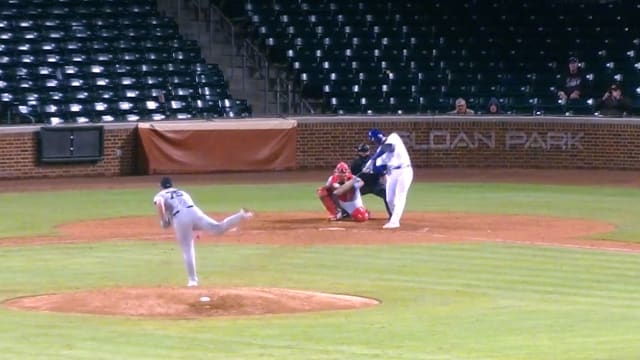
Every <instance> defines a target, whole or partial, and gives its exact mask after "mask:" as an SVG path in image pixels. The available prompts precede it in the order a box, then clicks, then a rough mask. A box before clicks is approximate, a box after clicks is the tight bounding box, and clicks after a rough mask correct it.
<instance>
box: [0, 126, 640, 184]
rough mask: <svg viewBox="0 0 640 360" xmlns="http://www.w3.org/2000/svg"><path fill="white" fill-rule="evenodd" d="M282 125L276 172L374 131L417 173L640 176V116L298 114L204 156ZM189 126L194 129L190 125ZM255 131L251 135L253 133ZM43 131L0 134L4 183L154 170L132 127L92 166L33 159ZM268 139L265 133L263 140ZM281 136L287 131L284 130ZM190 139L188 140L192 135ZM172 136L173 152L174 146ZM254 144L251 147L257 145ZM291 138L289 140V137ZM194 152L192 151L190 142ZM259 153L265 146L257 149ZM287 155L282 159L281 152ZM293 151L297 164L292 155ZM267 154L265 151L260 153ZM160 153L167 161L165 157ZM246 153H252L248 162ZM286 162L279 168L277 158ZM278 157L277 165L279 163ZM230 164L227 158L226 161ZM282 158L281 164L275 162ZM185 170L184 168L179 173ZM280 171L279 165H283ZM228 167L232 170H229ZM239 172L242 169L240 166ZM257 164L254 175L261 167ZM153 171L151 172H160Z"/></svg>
mask: <svg viewBox="0 0 640 360" xmlns="http://www.w3.org/2000/svg"><path fill="white" fill-rule="evenodd" d="M280 121H282V122H286V123H287V125H286V126H275V127H274V129H282V130H281V131H286V136H284V137H283V139H284V138H286V139H287V140H286V141H278V142H277V146H274V147H273V149H274V150H273V151H276V152H283V154H273V156H261V157H260V160H261V161H262V160H264V161H274V164H278V165H276V167H277V170H286V169H318V168H332V167H333V166H335V164H336V163H337V162H338V161H340V160H348V159H351V158H352V157H353V156H354V146H355V145H357V144H358V143H359V142H363V141H366V140H367V139H366V134H367V131H368V130H369V129H370V128H372V127H376V128H379V129H381V130H383V131H386V132H390V131H396V132H398V133H399V134H400V135H401V136H402V137H403V138H404V140H405V143H406V144H407V148H408V149H409V152H410V154H411V156H412V160H413V163H414V166H415V167H420V168H425V167H441V168H451V167H470V168H545V169H562V168H565V169H616V170H638V169H640V119H604V118H569V117H566V118H565V117H522V118H513V117H500V118H491V117H479V116H470V117H454V116H440V117H408V116H404V117H304V118H289V119H286V120H282V119H242V120H234V121H233V122H231V121H224V122H225V124H226V126H225V127H224V129H226V130H229V127H233V125H232V124H233V123H237V124H238V130H239V129H241V132H238V131H235V132H234V136H236V137H237V139H238V140H237V141H234V142H233V143H230V142H229V141H227V142H225V143H224V145H222V144H220V142H216V141H209V142H207V143H203V144H202V146H196V147H195V148H200V147H202V148H204V147H205V146H206V147H207V148H204V149H200V151H205V152H208V151H215V152H216V153H221V152H229V153H231V154H238V153H245V154H253V153H255V151H247V149H249V150H250V149H251V148H252V146H253V147H256V149H257V150H264V148H263V147H264V146H265V144H268V143H269V142H265V141H264V137H265V136H278V135H277V134H275V133H273V131H280V130H273V129H269V130H268V131H267V132H265V126H264V122H270V123H278V122H280ZM217 123H219V121H215V122H208V121H194V122H191V123H190V122H184V121H181V122H179V124H180V127H182V128H183V129H189V131H190V132H193V131H199V132H203V133H199V134H195V135H196V137H202V136H204V137H205V138H206V137H207V133H206V132H210V133H209V134H210V135H211V136H212V137H213V136H214V135H215V136H220V133H219V132H220V131H223V130H222V129H221V128H220V127H219V126H203V125H202V124H211V125H213V124H217ZM190 124H197V126H193V128H190ZM253 125H255V131H254V130H253V129H252V128H253V127H254V126H253ZM39 129H40V128H39V127H6V128H0V150H1V154H2V155H0V178H5V179H11V178H13V179H15V178H35V177H62V176H123V175H144V174H148V173H150V171H149V169H148V168H147V167H146V166H145V162H144V161H141V159H144V158H145V157H146V155H147V154H146V152H145V149H144V145H143V144H142V141H141V136H140V133H141V132H140V131H139V129H138V124H135V123H133V124H105V129H104V157H103V159H102V160H100V161H97V162H89V163H70V164H66V163H55V164H44V163H40V162H39V161H38V154H39V152H38V149H39V145H38V133H39ZM265 134H266V135H265ZM283 134H284V133H283ZM192 135H193V134H192ZM171 138H172V140H171V141H172V146H176V141H177V144H178V146H179V144H180V140H179V139H178V140H176V139H175V137H171ZM257 139H258V140H260V141H256V140H257ZM289 139H293V141H291V140H289ZM189 146H190V147H192V148H193V144H189ZM261 147H262V148H261ZM285 153H286V154H285ZM291 153H295V160H294V161H292V160H291V158H290V155H287V154H291ZM262 154H263V155H264V152H263V153H262ZM165 155H166V154H165ZM247 156H249V155H247ZM283 158H286V159H288V160H287V161H286V162H282V159H283ZM230 159H233V160H232V161H233V162H234V163H233V164H224V161H222V162H221V161H220V157H218V158H217V159H216V163H215V164H212V166H210V167H209V168H208V169H207V171H208V172H212V171H231V170H230V169H238V168H239V167H238V165H239V162H242V161H243V159H241V158H238V156H234V157H230ZM276 159H280V160H277V161H276ZM180 161H181V162H182V163H181V166H180V169H181V170H180V172H183V173H188V172H193V173H197V172H200V171H198V170H199V169H198V168H196V166H197V167H201V166H202V163H201V161H202V159H199V161H200V162H199V163H198V164H197V165H196V164H194V168H193V169H190V168H189V166H188V160H185V158H184V156H183V157H182V158H181V160H180ZM230 161H231V160H230ZM255 161H256V159H255V158H247V160H246V164H245V165H246V166H244V167H240V168H242V169H243V170H244V171H250V170H252V167H255V166H256V165H254V164H255V163H256V162H255ZM278 161H279V162H278ZM185 163H186V166H185ZM282 164H285V165H282ZM231 165H233V166H231ZM240 165H242V164H240ZM264 167H265V164H264V163H261V164H260V165H259V167H258V168H256V169H255V170H264ZM161 172H162V171H158V169H156V170H154V173H161Z"/></svg>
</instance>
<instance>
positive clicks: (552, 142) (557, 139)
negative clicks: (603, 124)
mask: <svg viewBox="0 0 640 360" xmlns="http://www.w3.org/2000/svg"><path fill="white" fill-rule="evenodd" d="M397 134H398V135H399V136H400V137H401V138H402V140H403V141H404V143H405V145H406V146H407V147H409V148H413V149H415V150H426V149H429V150H453V149H481V148H486V149H495V148H496V142H497V141H499V142H500V144H501V145H502V144H504V149H506V150H529V149H542V150H575V149H578V150H582V144H581V143H580V141H581V140H582V139H583V136H584V133H582V132H580V133H571V132H561V131H549V132H540V131H531V132H527V131H507V132H505V133H504V137H502V136H501V137H500V138H498V137H497V136H496V132H495V131H487V132H481V131H473V132H471V131H470V132H464V131H452V130H431V131H429V133H428V134H427V139H426V140H421V141H418V140H416V133H415V132H406V131H398V132H397Z"/></svg>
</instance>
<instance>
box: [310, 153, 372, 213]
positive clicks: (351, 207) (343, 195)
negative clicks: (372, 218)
mask: <svg viewBox="0 0 640 360" xmlns="http://www.w3.org/2000/svg"><path fill="white" fill-rule="evenodd" d="M363 184H364V182H363V181H362V180H361V179H360V178H358V177H355V176H353V174H351V170H349V165H347V163H345V162H340V163H339V164H338V165H337V166H336V168H335V170H334V171H333V175H331V176H330V177H329V179H328V180H327V183H326V184H325V185H324V186H321V187H320V188H318V190H317V194H318V198H320V201H321V202H322V205H324V207H325V209H327V211H328V212H329V220H331V221H335V220H340V219H343V218H344V217H345V215H344V214H343V210H344V212H346V213H347V214H348V216H350V217H351V218H352V219H353V221H356V222H364V221H367V220H368V219H369V212H368V211H367V209H365V207H364V205H363V203H362V196H361V195H360V188H361V187H362V185H363Z"/></svg>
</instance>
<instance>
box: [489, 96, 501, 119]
mask: <svg viewBox="0 0 640 360" xmlns="http://www.w3.org/2000/svg"><path fill="white" fill-rule="evenodd" d="M499 114H503V112H502V109H501V108H500V101H498V99H497V98H495V97H492V98H491V99H489V103H487V115H499Z"/></svg>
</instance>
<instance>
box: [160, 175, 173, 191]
mask: <svg viewBox="0 0 640 360" xmlns="http://www.w3.org/2000/svg"><path fill="white" fill-rule="evenodd" d="M160 187H161V188H163V189H168V188H172V187H173V182H171V178H170V177H168V176H165V177H163V178H162V180H160Z"/></svg>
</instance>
